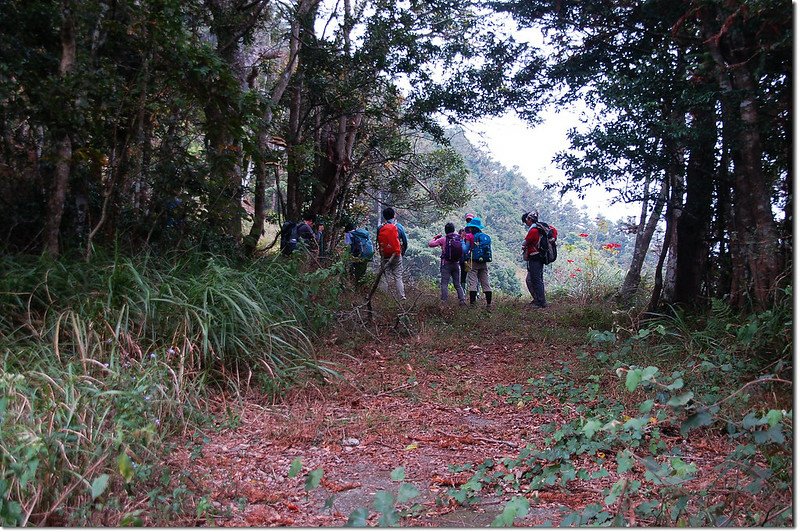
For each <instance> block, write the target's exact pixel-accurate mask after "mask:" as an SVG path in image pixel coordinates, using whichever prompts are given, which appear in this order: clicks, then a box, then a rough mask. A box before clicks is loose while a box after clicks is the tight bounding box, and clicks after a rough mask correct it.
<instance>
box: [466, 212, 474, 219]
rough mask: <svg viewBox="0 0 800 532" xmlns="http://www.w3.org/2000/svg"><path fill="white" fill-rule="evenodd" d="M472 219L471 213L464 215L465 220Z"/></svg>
mask: <svg viewBox="0 0 800 532" xmlns="http://www.w3.org/2000/svg"><path fill="white" fill-rule="evenodd" d="M473 218H475V215H474V214H472V213H471V212H468V213H467V214H465V215H464V219H465V220H472V219H473Z"/></svg>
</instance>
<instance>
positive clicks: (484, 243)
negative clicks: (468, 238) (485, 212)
mask: <svg viewBox="0 0 800 532" xmlns="http://www.w3.org/2000/svg"><path fill="white" fill-rule="evenodd" d="M472 260H473V261H475V262H492V239H491V238H489V235H487V234H486V233H475V246H474V247H473V248H472Z"/></svg>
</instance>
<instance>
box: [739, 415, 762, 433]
mask: <svg viewBox="0 0 800 532" xmlns="http://www.w3.org/2000/svg"><path fill="white" fill-rule="evenodd" d="M760 424H761V420H760V419H759V418H758V416H756V414H755V413H754V412H748V413H747V415H746V416H744V419H743V420H742V428H743V429H745V430H750V429H752V428H754V427H755V426H757V425H760Z"/></svg>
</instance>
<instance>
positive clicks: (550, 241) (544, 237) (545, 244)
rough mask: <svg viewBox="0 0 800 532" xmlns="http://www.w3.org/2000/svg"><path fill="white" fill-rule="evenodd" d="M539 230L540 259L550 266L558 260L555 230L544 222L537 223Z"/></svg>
mask: <svg viewBox="0 0 800 532" xmlns="http://www.w3.org/2000/svg"><path fill="white" fill-rule="evenodd" d="M536 229H538V230H539V235H540V237H539V258H540V259H541V261H542V263H544V264H550V263H551V262H553V261H555V260H556V259H557V258H558V249H557V248H556V239H555V238H554V237H553V228H552V227H550V226H549V225H548V224H546V223H544V222H536Z"/></svg>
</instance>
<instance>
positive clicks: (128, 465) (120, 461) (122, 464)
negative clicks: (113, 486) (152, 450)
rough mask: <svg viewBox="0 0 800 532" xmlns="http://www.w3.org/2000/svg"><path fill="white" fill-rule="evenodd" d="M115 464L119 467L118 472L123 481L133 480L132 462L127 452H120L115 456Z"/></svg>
mask: <svg viewBox="0 0 800 532" xmlns="http://www.w3.org/2000/svg"><path fill="white" fill-rule="evenodd" d="M117 466H118V467H119V474H120V475H122V478H124V479H125V482H130V481H131V480H133V473H134V471H133V462H132V461H131V457H130V456H128V454H127V453H122V454H120V455H119V458H117Z"/></svg>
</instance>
